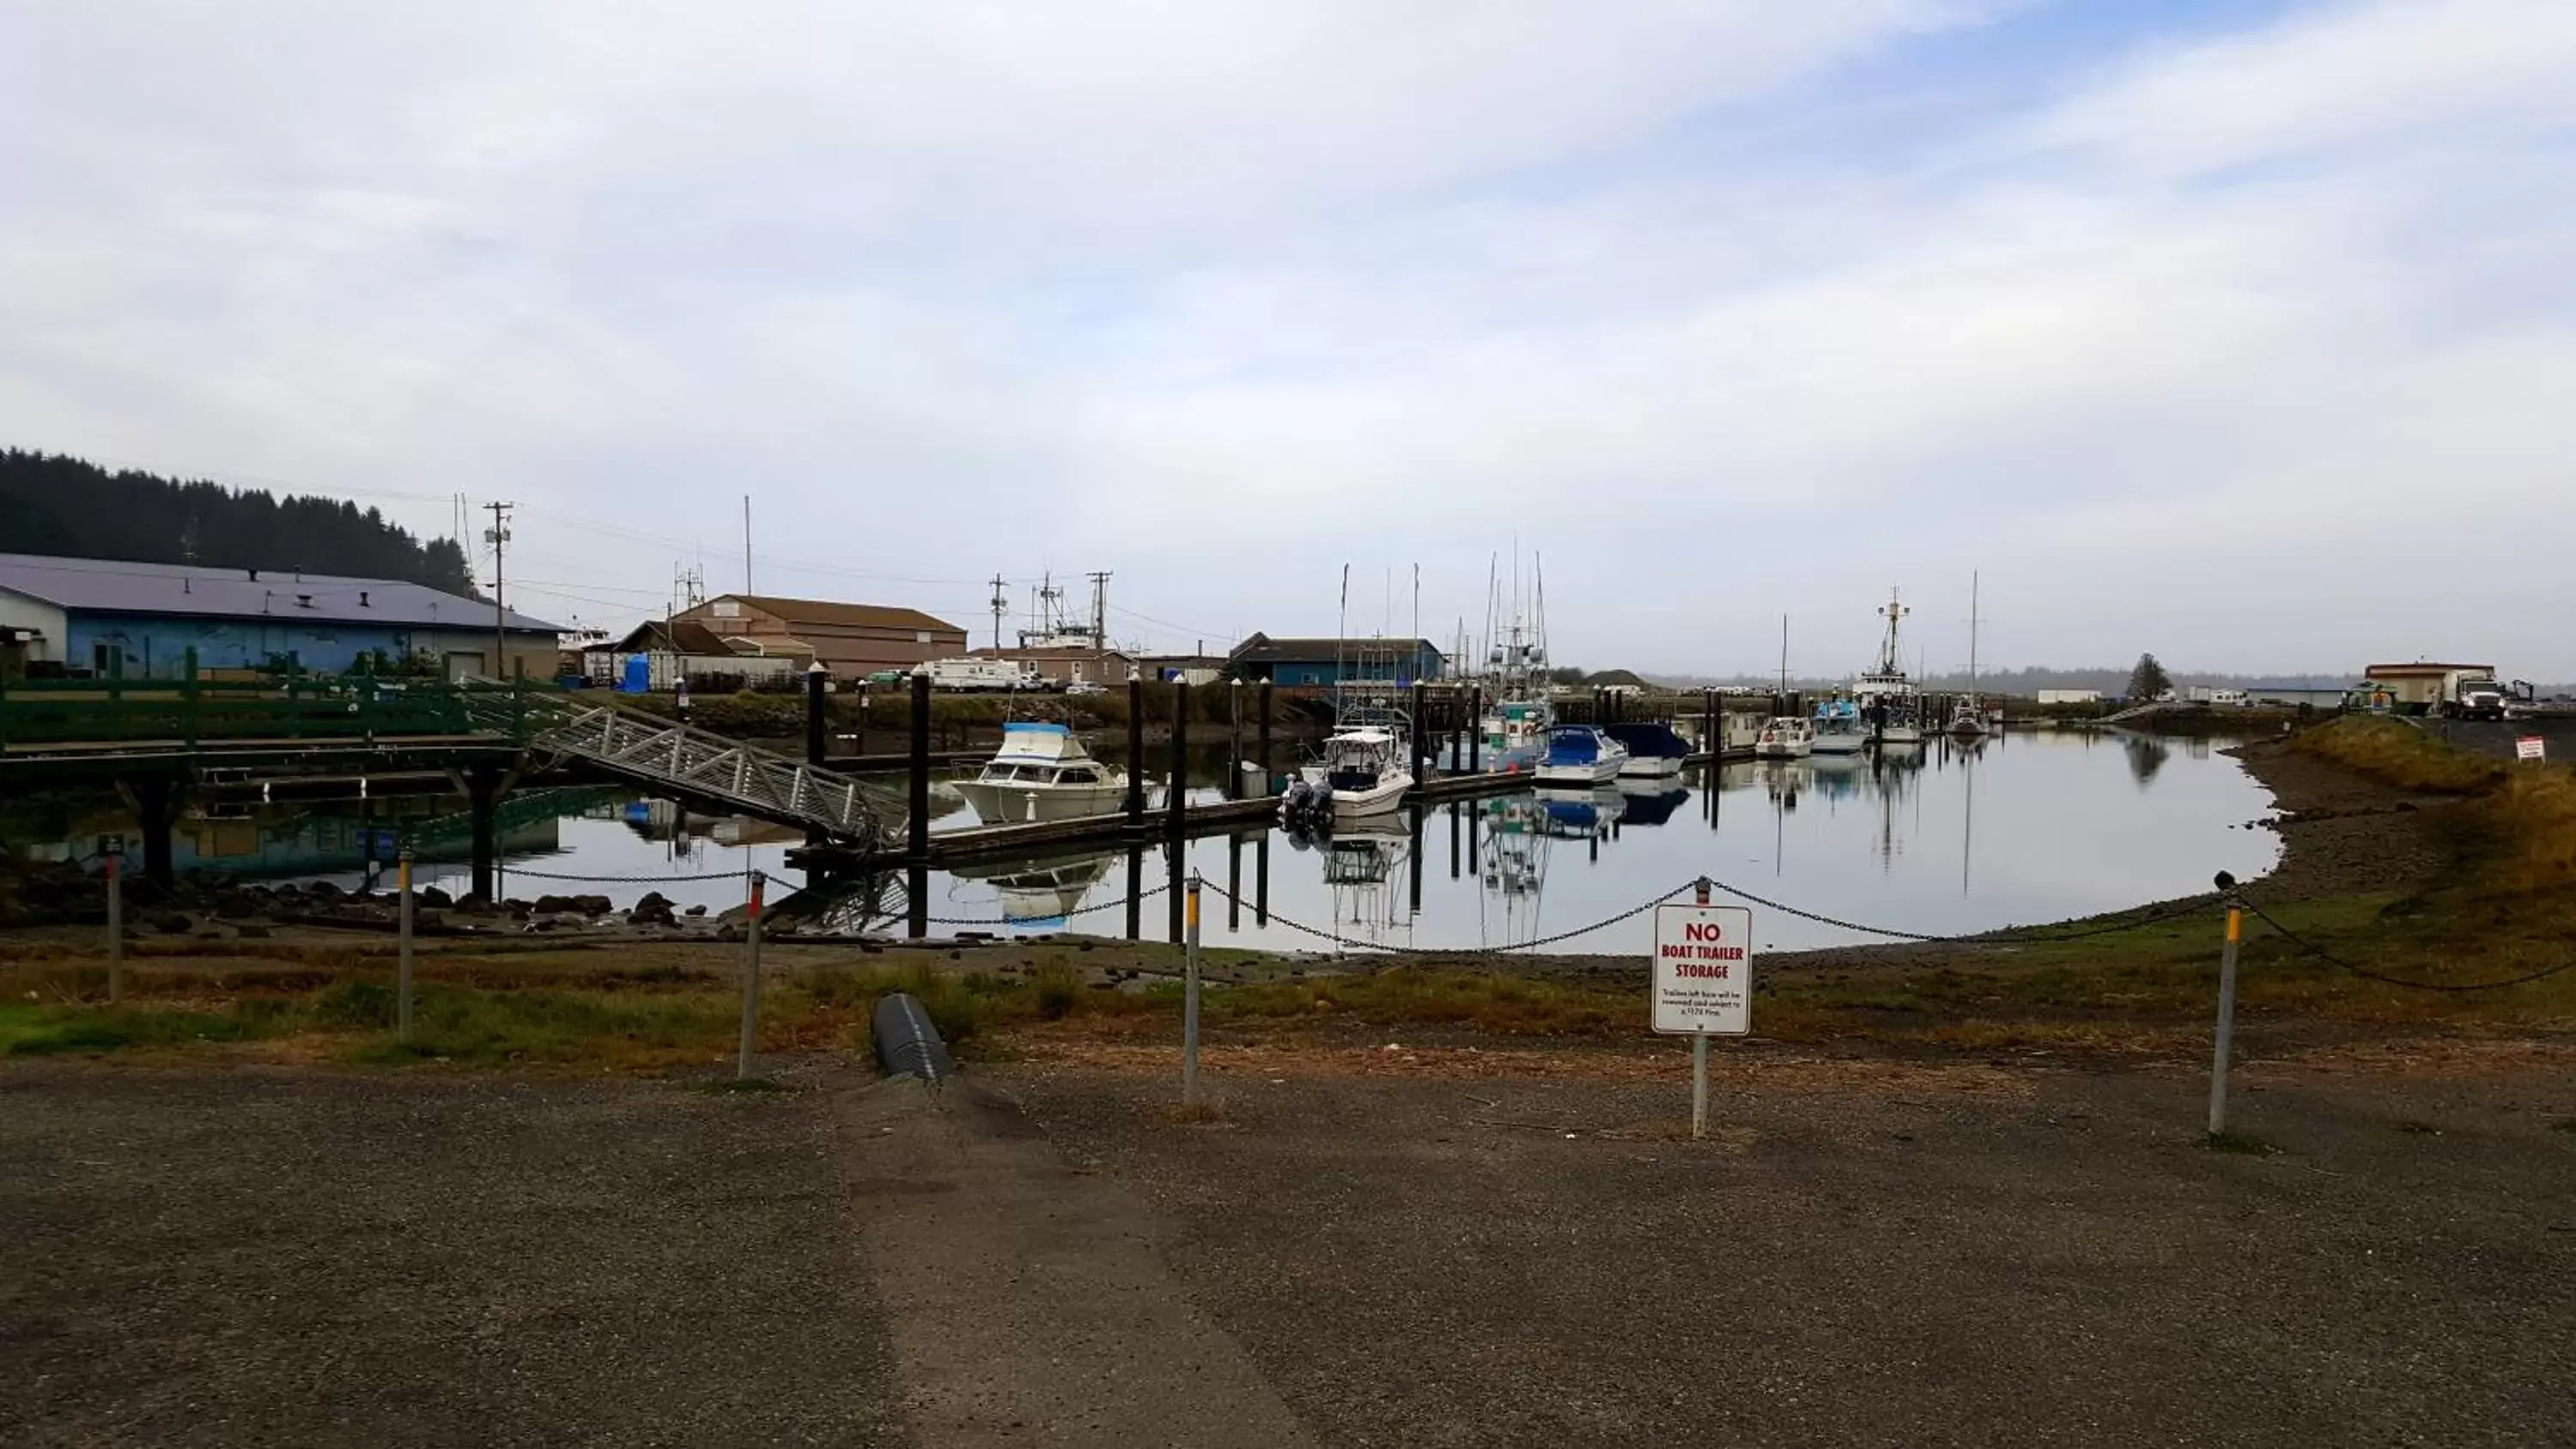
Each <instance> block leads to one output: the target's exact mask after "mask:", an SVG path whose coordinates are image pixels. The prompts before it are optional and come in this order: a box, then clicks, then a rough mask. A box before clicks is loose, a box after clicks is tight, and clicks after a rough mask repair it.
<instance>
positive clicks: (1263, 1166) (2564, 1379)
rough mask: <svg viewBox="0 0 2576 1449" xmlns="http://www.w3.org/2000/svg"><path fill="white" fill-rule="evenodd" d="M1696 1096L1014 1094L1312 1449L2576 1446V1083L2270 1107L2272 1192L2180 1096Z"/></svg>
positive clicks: (1393, 1091) (2253, 1086) (2261, 1106)
mask: <svg viewBox="0 0 2576 1449" xmlns="http://www.w3.org/2000/svg"><path fill="white" fill-rule="evenodd" d="M1673 1060H1674V1063H1675V1072H1674V1076H1673V1079H1672V1082H1671V1083H1670V1085H1669V1086H1666V1087H1663V1088H1661V1089H1658V1090H1651V1091H1649V1090H1642V1089H1638V1088H1635V1087H1621V1086H1608V1085H1589V1084H1583V1083H1576V1082H1545V1081H1533V1080H1526V1079H1523V1080H1511V1079H1503V1080H1464V1081H1447V1082H1442V1081H1437V1080H1407V1081H1365V1080H1349V1079H1339V1080H1336V1079H1331V1078H1317V1077H1313V1076H1306V1075H1299V1076H1296V1077H1294V1078H1293V1079H1291V1080H1287V1081H1284V1082H1279V1083H1273V1082H1272V1081H1270V1080H1268V1079H1267V1077H1256V1078H1239V1079H1236V1080H1234V1081H1232V1082H1230V1083H1228V1084H1227V1085H1226V1087H1225V1088H1224V1095H1225V1097H1226V1100H1227V1102H1228V1104H1229V1111H1230V1114H1231V1116H1232V1119H1233V1120H1232V1123H1231V1125H1230V1126H1229V1127H1227V1128H1223V1129H1207V1128H1182V1127H1175V1126H1172V1125H1169V1124H1168V1123H1167V1122H1166V1121H1165V1120H1163V1119H1161V1118H1159V1117H1157V1116H1156V1115H1155V1114H1154V1113H1153V1112H1152V1110H1151V1109H1150V1105H1149V1104H1150V1103H1153V1102H1155V1101H1159V1100H1160V1099H1161V1098H1163V1097H1164V1096H1166V1095H1168V1092H1169V1083H1168V1082H1166V1081H1163V1080H1159V1079H1158V1080H1154V1081H1150V1082H1143V1081H1138V1080H1136V1079H1134V1078H1132V1077H1113V1076H1102V1075H1093V1074H1087V1073H1083V1072H1070V1071H1049V1070H1040V1069H1037V1068H1029V1067H1023V1068H1018V1069H1014V1070H1012V1071H1011V1072H1010V1074H1009V1081H1010V1085H1011V1088H1012V1090H1013V1091H1015V1092H1016V1093H1018V1094H1019V1095H1020V1096H1021V1097H1022V1098H1023V1100H1025V1101H1026V1102H1027V1103H1028V1107H1029V1110H1030V1112H1031V1114H1032V1116H1033V1117H1035V1118H1036V1119H1037V1120H1038V1121H1039V1122H1040V1123H1041V1124H1042V1125H1043V1126H1044V1127H1045V1129H1046V1130H1047V1131H1048V1132H1049V1134H1050V1135H1051V1136H1053V1137H1054V1138H1055V1139H1056V1140H1057V1142H1058V1144H1059V1146H1061V1147H1063V1148H1064V1149H1065V1150H1066V1151H1067V1152H1068V1153H1070V1154H1072V1155H1073V1156H1074V1158H1075V1159H1076V1160H1077V1161H1083V1162H1088V1163H1093V1164H1096V1165H1097V1166H1098V1167H1099V1168H1100V1169H1101V1170H1103V1171H1105V1172H1107V1173H1109V1174H1111V1175H1114V1176H1116V1177H1118V1178H1120V1179H1122V1180H1125V1181H1127V1182H1130V1183H1133V1184H1135V1185H1136V1186H1137V1187H1138V1189H1139V1190H1141V1191H1142V1192H1143V1193H1145V1194H1146V1195H1147V1196H1149V1197H1150V1198H1151V1199H1152V1200H1153V1201H1154V1202H1155V1203H1157V1204H1158V1205H1159V1206H1160V1207H1161V1208H1162V1209H1163V1211H1164V1212H1165V1213H1166V1214H1167V1215H1168V1216H1169V1217H1170V1218H1171V1219H1172V1221H1173V1222H1174V1224H1175V1225H1176V1229H1175V1231H1176V1233H1177V1236H1176V1238H1175V1239H1174V1241H1173V1242H1172V1243H1171V1245H1170V1246H1169V1248H1168V1249H1167V1256H1168V1257H1169V1259H1170V1260H1171V1262H1172V1263H1173V1265H1174V1267H1175V1269H1176V1270H1177V1271H1178V1272H1179V1273H1180V1275H1181V1276H1182V1278H1183V1279H1184V1281H1185V1282H1186V1283H1187V1284H1188V1286H1189V1288H1190V1291H1191V1292H1192V1293H1193V1295H1194V1296H1195V1297H1196V1298H1197V1299H1198V1301H1199V1302H1200V1303H1201V1304H1202V1305H1204V1306H1205V1308H1206V1309H1207V1311H1208V1312H1209V1314H1210V1315H1211V1317H1212V1318H1213V1319H1214V1320H1215V1321H1216V1322H1217V1323H1218V1324H1220V1325H1222V1326H1223V1327H1224V1328H1226V1329H1228V1330H1229V1331H1230V1332H1231V1333H1232V1334H1233V1336H1234V1338H1235V1339H1236V1341H1238V1342H1239V1343H1241V1344H1242V1345H1243V1346H1244V1349H1245V1351H1246V1352H1248V1353H1249V1354H1250V1355H1251V1357H1252V1359H1253V1361H1254V1362H1255V1363H1256V1364H1258V1365H1259V1366H1260V1367H1261V1368H1262V1369H1263V1370H1264V1371H1265V1372H1266V1373H1267V1374H1268V1375H1269V1377H1270V1380H1271V1382H1272V1383H1273V1384H1274V1385H1275V1386H1276V1388H1277V1390H1278V1392H1279V1394H1280V1396H1281V1397H1282V1398H1283V1399H1284V1400H1285V1401H1286V1402H1287V1404H1288V1405H1289V1407H1290V1408H1292V1409H1293V1410H1295V1411H1296V1412H1297V1413H1298V1414H1299V1415H1300V1416H1302V1417H1303V1418H1304V1419H1305V1420H1306V1421H1307V1422H1308V1423H1309V1424H1310V1425H1311V1426H1312V1427H1313V1429H1314V1431H1315V1434H1316V1437H1317V1438H1318V1439H1319V1440H1320V1441H1322V1442H1324V1443H1329V1444H1338V1445H1406V1446H1416V1445H1462V1446H1463V1445H1521V1444H1528V1445H1549V1446H1560V1445H1585V1446H1608V1445H1631V1444H1633V1445H1640V1446H1645V1445H1658V1446H1661V1445H1672V1444H1689V1443H1723V1444H1729V1445H1891V1446H1894V1445H1903V1446H1919V1445H1927V1444H1941V1445H1950V1444H1995V1445H2033V1444H2082V1445H2131V1444H2134V1445H2159V1446H2163V1445H2179V1444H2227V1445H2272V1444H2278V1445H2285V1446H2292V1445H2294V1446H2300V1449H2311V1446H2315V1445H2322V1444H2337V1445H2340V1444H2373V1445H2400V1444H2421V1445H2441V1446H2466V1445H2498V1446H2502V1445H2514V1446H2536V1445H2552V1444H2576V1411H2571V1410H2570V1408H2569V1401H2568V1398H2567V1385H2568V1384H2569V1383H2571V1382H2576V1328H2571V1325H2576V1136H2571V1135H2569V1133H2568V1132H2566V1131H2564V1130H2554V1129H2553V1128H2552V1127H2551V1126H2550V1125H2549V1124H2550V1123H2551V1122H2552V1121H2553V1120H2557V1119H2564V1118H2568V1117H2571V1116H2576V1085H2571V1084H2570V1078H2569V1076H2568V1074H2567V1072H2566V1066H2567V1059H2566V1057H2565V1055H2564V1054H2563V1053H2562V1054H2561V1055H2560V1056H2559V1057H2557V1058H2556V1059H2555V1060H2554V1063H2552V1064H2551V1065H2549V1066H2547V1067H2546V1068H2544V1069H2538V1070H2534V1071H2532V1072H2531V1073H2529V1074H2528V1075H2521V1076H2506V1077H2486V1078H2479V1079H2474V1080H2466V1081H2452V1082H2426V1083H2414V1084H2396V1083H2385V1082H2373V1083H2369V1084H2366V1085H2365V1084H2363V1083H2361V1082H2359V1081H2357V1080H2348V1079H2329V1078H2316V1077H2310V1076H2306V1075H2303V1074H2297V1073H2287V1072H2285V1071H2275V1070H2261V1071H2257V1072H2254V1073H2249V1074H2248V1075H2247V1077H2246V1079H2245V1080H2244V1082H2243V1083H2242V1088H2243V1090H2242V1091H2241V1093H2240V1110H2239V1118H2240V1121H2241V1122H2242V1124H2243V1125H2244V1126H2245V1127H2246V1128H2248V1129H2249V1130H2252V1131H2256V1132H2260V1133H2262V1134H2264V1135H2265V1136H2267V1137H2269V1138H2271V1139H2272V1140H2273V1141H2275V1142H2277V1143H2279V1144H2281V1145H2282V1146H2283V1147H2285V1148H2286V1149H2287V1150H2286V1151H2285V1152H2283V1153H2281V1154H2280V1155H2277V1156H2270V1157H2253V1156H2235V1155H2223V1154H2213V1153H2211V1152H2209V1151H2207V1150H2205V1149H2203V1148H2202V1147H2200V1146H2199V1145H2198V1143H2197V1138H2196V1128H2197V1125H2198V1119H2199V1116H2200V1113H2201V1109H2202V1099H2201V1096H2200V1093H2201V1091H2202V1083H2201V1082H2200V1081H2198V1080H2195V1079H2192V1078H2190V1077H2188V1076H2186V1075H2184V1074H2180V1073H2175V1074H2170V1075H2142V1074H2130V1075H2120V1076H2094V1075H2077V1074H2038V1075H2034V1074H2029V1073H2025V1072H2016V1073H2013V1074H2010V1075H2008V1076H2004V1077H2003V1078H2002V1079H2001V1081H2000V1083H1995V1082H1989V1083H1987V1084H1986V1085H1985V1086H1984V1087H1983V1088H1981V1089H1978V1090H1961V1089H1960V1088H1959V1087H1958V1085H1957V1084H1956V1083H1955V1082H1952V1081H1946V1080H1939V1079H1935V1078H1933V1077H1932V1076H1930V1075H1928V1074H1927V1075H1926V1076H1925V1078H1924V1080H1923V1082H1922V1083H1921V1084H1920V1085H1919V1086H1917V1087H1914V1088H1909V1087H1908V1086H1906V1084H1905V1081H1904V1078H1903V1077H1902V1076H1901V1075H1898V1076H1895V1077H1890V1076H1887V1075H1885V1074H1884V1073H1880V1074H1877V1075H1874V1076H1873V1077H1872V1078H1871V1079H1870V1081H1869V1084H1868V1085H1867V1086H1866V1087H1861V1088H1856V1089H1852V1090H1836V1089H1832V1088H1830V1087H1814V1086H1810V1087H1802V1088H1799V1089H1794V1090H1792V1089H1787V1088H1782V1087H1777V1086H1769V1085H1763V1082H1764V1080H1765V1078H1764V1076H1763V1075H1762V1074H1760V1073H1757V1074H1755V1076H1754V1077H1753V1078H1752V1079H1751V1080H1750V1081H1749V1082H1748V1081H1744V1080H1739V1079H1729V1080H1728V1081H1726V1082H1724V1083H1722V1084H1721V1088H1720V1091H1719V1094H1718V1105H1717V1110H1716V1116H1717V1120H1718V1122H1719V1123H1720V1124H1721V1135H1720V1140H1719V1141H1717V1142H1716V1143H1713V1144H1707V1145H1694V1144H1691V1143H1689V1142H1688V1141H1687V1140H1676V1139H1677V1136H1678V1134H1677V1132H1676V1131H1675V1129H1676V1128H1677V1127H1678V1126H1679V1125H1680V1123H1679V1120H1678V1119H1679V1118H1680V1116H1681V1114H1682V1113H1683V1112H1684V1111H1686V1102H1687V1092H1688V1087H1687V1080H1688V1079H1687V1068H1686V1066H1684V1065H1682V1064H1683V1063H1684V1061H1685V1060H1686V1059H1685V1058H1683V1057H1682V1056H1680V1055H1679V1054H1675V1056H1674V1058H1673ZM1882 1065H1884V1064H1882ZM1810 1075H1811V1074H1810ZM1808 1079H1809V1078H1808V1077H1801V1078H1800V1080H1808ZM2410 1124H2411V1125H2410ZM1569 1134H1571V1135H1569Z"/></svg>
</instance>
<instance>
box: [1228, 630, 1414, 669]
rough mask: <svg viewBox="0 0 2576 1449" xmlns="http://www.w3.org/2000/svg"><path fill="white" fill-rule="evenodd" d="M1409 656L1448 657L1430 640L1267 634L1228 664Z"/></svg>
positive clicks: (1239, 648)
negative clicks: (1318, 637)
mask: <svg viewBox="0 0 2576 1449" xmlns="http://www.w3.org/2000/svg"><path fill="white" fill-rule="evenodd" d="M1406 653H1428V654H1430V655H1432V656H1433V657H1435V658H1439V657H1445V656H1442V655H1441V653H1440V647H1439V646H1438V645H1436V644H1434V643H1432V642H1431V641H1430V640H1428V639H1273V638H1271V637H1270V636H1269V635H1267V634H1255V635H1253V636H1252V637H1251V638H1249V639H1246V640H1244V641H1243V642H1242V643H1240V644H1237V645H1235V646H1234V652H1233V653H1232V654H1229V655H1227V656H1226V660H1227V662H1228V663H1232V664H1276V663H1278V662H1280V661H1281V660H1287V661H1290V662H1292V663H1297V664H1307V663H1314V662H1319V661H1322V660H1326V659H1339V658H1344V657H1347V656H1352V655H1358V656H1361V657H1368V656H1373V655H1374V656H1380V657H1383V656H1386V655H1391V654H1392V655H1402V654H1406Z"/></svg>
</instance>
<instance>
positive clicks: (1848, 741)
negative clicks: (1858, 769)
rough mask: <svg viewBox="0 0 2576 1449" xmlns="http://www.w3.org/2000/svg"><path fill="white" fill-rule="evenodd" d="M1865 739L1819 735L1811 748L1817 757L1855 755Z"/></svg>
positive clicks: (1849, 736)
mask: <svg viewBox="0 0 2576 1449" xmlns="http://www.w3.org/2000/svg"><path fill="white" fill-rule="evenodd" d="M1866 743H1868V741H1867V739H1866V738H1865V737H1863V736H1861V735H1857V734H1848V735H1845V734H1829V733H1820V734H1818V735H1817V736H1816V743H1815V744H1814V746H1813V747H1812V748H1813V749H1814V751H1815V753H1817V754H1819V755H1857V754H1859V753H1860V752H1861V747H1862V746H1863V745H1864V744H1866Z"/></svg>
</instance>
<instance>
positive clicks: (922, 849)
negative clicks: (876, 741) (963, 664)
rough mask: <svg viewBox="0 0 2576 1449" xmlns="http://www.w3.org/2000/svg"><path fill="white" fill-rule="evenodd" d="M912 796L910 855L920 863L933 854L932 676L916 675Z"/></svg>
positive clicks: (913, 699) (914, 677)
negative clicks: (931, 848)
mask: <svg viewBox="0 0 2576 1449" xmlns="http://www.w3.org/2000/svg"><path fill="white" fill-rule="evenodd" d="M911 783H912V794H911V799H910V800H909V802H907V808H908V809H909V811H910V812H911V816H912V818H911V820H910V822H909V824H910V825H911V827H912V829H911V839H910V840H909V841H908V842H907V844H908V846H909V847H910V854H911V856H912V858H913V859H914V860H915V861H920V860H922V859H924V858H925V857H927V856H928V855H929V854H930V676H929V675H927V674H923V673H915V674H914V675H913V676H912V781H911Z"/></svg>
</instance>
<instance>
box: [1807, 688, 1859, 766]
mask: <svg viewBox="0 0 2576 1449" xmlns="http://www.w3.org/2000/svg"><path fill="white" fill-rule="evenodd" d="M1868 743H1869V722H1868V721H1867V720H1864V719H1862V718H1861V713H1860V705H1859V704H1858V703H1856V702H1854V701H1852V700H1849V699H1845V698H1842V697H1841V696H1839V695H1838V696H1836V697H1834V698H1832V699H1829V700H1826V701H1825V702H1824V703H1822V704H1819V705H1817V706H1816V741H1815V752H1816V753H1817V754H1819V755H1857V754H1859V753H1860V752H1861V750H1862V748H1863V747H1865V746H1866V745H1868Z"/></svg>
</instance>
